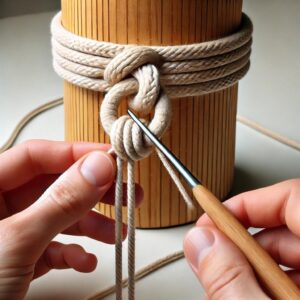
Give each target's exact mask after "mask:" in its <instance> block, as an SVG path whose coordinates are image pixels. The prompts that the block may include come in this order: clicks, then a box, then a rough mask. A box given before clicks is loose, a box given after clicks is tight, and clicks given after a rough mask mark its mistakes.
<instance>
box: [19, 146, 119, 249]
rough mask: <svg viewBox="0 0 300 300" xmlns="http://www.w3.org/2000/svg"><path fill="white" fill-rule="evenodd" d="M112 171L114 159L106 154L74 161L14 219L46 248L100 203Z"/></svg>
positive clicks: (109, 182)
mask: <svg viewBox="0 0 300 300" xmlns="http://www.w3.org/2000/svg"><path fill="white" fill-rule="evenodd" d="M115 169H116V166H115V161H114V159H113V158H112V156H111V155H109V154H107V153H106V152H101V151H95V152H91V153H90V154H88V155H87V156H85V157H83V158H82V159H80V160H79V161H77V162H76V163H75V164H74V165H73V166H71V167H70V168H69V169H68V170H67V171H66V172H65V173H64V174H62V175H61V176H60V177H59V178H58V179H57V180H56V181H55V182H54V183H53V184H52V185H51V186H50V187H49V188H48V189H47V190H46V192H45V193H44V194H43V195H42V196H41V197H40V199H38V200H37V201H36V202H35V203H34V204H33V205H31V206H30V207H28V208H27V209H26V210H24V211H22V212H21V213H20V214H19V216H18V218H16V220H17V222H18V223H19V225H20V226H22V228H23V230H22V231H23V234H25V232H26V236H27V237H28V238H29V239H30V241H31V242H32V243H33V242H34V241H36V243H35V244H36V245H37V246H38V245H40V247H41V248H43V247H45V245H47V244H48V243H49V241H51V240H52V238H53V237H54V236H55V235H56V234H58V233H60V232H62V231H63V230H65V229H66V228H67V227H69V226H70V225H72V224H74V223H75V222H76V221H78V220H79V219H80V218H81V217H83V216H84V215H85V214H87V213H88V211H89V210H90V209H92V208H93V207H94V206H95V204H96V203H97V202H99V201H100V199H101V198H102V197H103V195H104V194H105V193H106V192H107V190H108V189H109V188H110V186H111V185H112V182H113V180H114V177H115ZM30 224H31V225H30ZM24 231H25V232H24Z"/></svg>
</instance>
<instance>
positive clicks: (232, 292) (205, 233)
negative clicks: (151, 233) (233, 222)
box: [184, 227, 269, 299]
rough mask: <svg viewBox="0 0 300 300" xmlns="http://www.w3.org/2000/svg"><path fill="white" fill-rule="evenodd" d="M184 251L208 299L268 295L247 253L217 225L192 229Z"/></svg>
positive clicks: (260, 297)
mask: <svg viewBox="0 0 300 300" xmlns="http://www.w3.org/2000/svg"><path fill="white" fill-rule="evenodd" d="M184 252H185V256H186V258H187V260H188V262H189V264H190V266H191V268H192V269H193V271H194V273H195V274H196V276H197V277H198V279H199V280H200V281H201V283H202V285H203V287H204V289H205V292H206V294H207V296H208V298H209V299H269V298H268V297H267V296H266V295H265V294H264V292H263V291H262V290H261V288H260V286H259V285H258V282H257V280H256V278H255V275H254V272H253V270H252V268H251V267H250V265H249V263H248V261H247V259H246V258H245V256H244V255H243V254H242V253H241V252H240V250H239V249H238V248H237V247H236V246H235V245H234V244H233V243H232V242H231V241H230V240H229V239H228V238H227V237H226V236H224V235H223V234H222V233H221V232H220V231H218V230H217V229H216V228H213V227H195V228H193V229H191V230H190V231H189V232H188V234H187V236H186V238H185V240H184Z"/></svg>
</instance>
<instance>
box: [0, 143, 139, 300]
mask: <svg viewBox="0 0 300 300" xmlns="http://www.w3.org/2000/svg"><path fill="white" fill-rule="evenodd" d="M109 148H110V146H109V145H99V144H94V143H67V142H50V141H40V140H36V141H29V142H26V143H23V144H20V145H18V146H16V147H14V148H12V149H10V150H8V151H6V152H4V153H2V154H1V155H0V245H1V247H0V299H14V300H15V299H22V298H23V297H24V296H25V293H26V291H27V289H28V287H29V284H30V282H31V280H32V279H34V278H37V277H39V276H41V275H43V274H45V273H47V272H48V271H49V270H51V269H66V268H73V269H75V270H77V271H79V272H91V271H93V270H94V269H95V267H96V264H97V259H96V257H95V256H94V255H93V254H90V253H86V252H85V251H84V249H83V248H82V247H81V246H79V245H75V244H72V245H64V244H61V243H58V242H54V241H51V240H52V239H53V238H54V237H55V236H56V235H57V234H58V233H60V232H62V233H64V234H71V235H84V236H88V237H90V238H93V239H96V240H99V241H102V242H105V243H114V225H115V223H114V221H113V220H112V219H109V218H107V217H105V216H103V215H101V214H99V213H97V212H95V211H91V209H92V208H93V207H94V206H95V204H96V203H97V202H99V201H101V202H103V203H107V204H113V201H114V197H113V195H114V193H113V192H114V186H113V181H114V177H115V168H116V166H115V161H114V159H113V158H112V156H110V155H109V154H107V153H106V152H104V151H107V150H108V149H109ZM91 151H92V152H91ZM90 152H91V153H90ZM88 153H89V154H88ZM62 173H63V175H62V176H60V175H61V174H62ZM45 191H46V192H45ZM44 192H45V193H44ZM141 198H142V190H141V188H140V187H137V188H136V199H137V201H138V202H140V201H141ZM125 203H126V199H124V204H125ZM123 232H124V237H125V235H126V226H125V225H124V226H123Z"/></svg>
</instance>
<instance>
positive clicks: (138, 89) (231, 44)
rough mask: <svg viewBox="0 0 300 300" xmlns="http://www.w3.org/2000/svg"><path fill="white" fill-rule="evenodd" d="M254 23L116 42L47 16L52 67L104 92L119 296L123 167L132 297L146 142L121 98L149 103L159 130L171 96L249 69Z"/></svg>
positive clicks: (198, 91)
mask: <svg viewBox="0 0 300 300" xmlns="http://www.w3.org/2000/svg"><path fill="white" fill-rule="evenodd" d="M252 29H253V28H252V23H251V21H250V19H249V18H248V17H247V16H246V15H245V14H243V15H242V22H241V27H240V29H239V30H238V31H237V32H236V33H233V34H232V35H230V36H227V37H225V38H221V39H218V40H214V41H209V42H204V43H199V44H189V45H178V46H139V45H120V44H113V43H108V42H101V41H95V40H91V39H87V38H84V37H80V36H77V35H75V34H73V33H71V32H69V31H67V30H66V29H65V28H63V26H62V24H61V13H58V14H57V15H56V16H55V17H54V18H53V21H52V24H51V32H52V46H53V47H52V49H53V66H54V69H55V71H56V72H57V73H58V75H60V76H61V77H62V78H63V79H65V80H67V81H69V82H70V83H72V84H74V85H77V86H79V87H82V88H86V89H91V90H94V91H98V92H104V93H105V97H104V99H103V102H102V105H101V111H100V118H101V122H102V126H103V128H104V130H105V131H106V133H107V134H108V135H109V136H110V138H111V143H112V146H113V150H114V151H115V153H116V154H117V166H118V173H117V181H116V192H115V196H116V199H115V210H116V296H117V299H122V236H121V234H122V233H121V225H122V206H121V205H122V169H123V161H127V165H128V168H127V171H128V174H127V177H128V178H127V179H128V189H127V201H128V298H129V299H130V300H132V299H134V288H135V287H134V274H135V272H134V268H135V234H134V227H135V222H134V215H135V206H134V205H135V199H134V195H135V193H134V161H136V160H139V159H142V158H144V157H147V156H148V155H149V154H150V152H151V143H150V142H149V141H148V139H147V138H146V137H144V135H143V134H142V132H141V130H140V129H139V127H138V126H137V125H136V124H135V123H134V122H133V121H132V120H131V119H130V118H129V117H128V116H126V115H125V116H121V117H118V113H117V112H118V106H119V104H120V101H121V100H122V99H123V98H124V97H127V96H134V97H133V98H132V99H131V100H130V101H129V103H128V105H129V107H130V108H131V109H133V110H135V111H136V112H138V113H139V114H140V115H147V114H149V113H150V112H151V111H153V110H154V117H153V119H152V120H151V122H150V124H149V128H150V130H151V131H152V132H153V133H154V134H156V135H157V136H158V137H160V136H162V135H163V133H164V132H165V130H166V129H167V128H168V125H169V123H170V119H171V107H170V100H169V97H171V98H176V97H188V96H199V95H203V94H206V93H209V92H212V91H218V90H220V89H224V88H227V87H229V86H231V85H233V84H234V83H236V82H237V81H238V80H239V79H241V78H242V77H243V76H244V75H245V74H246V72H247V71H248V69H249V65H250V62H249V57H250V52H251V43H252V38H251V35H252ZM158 155H159V158H160V159H161V161H162V163H163V165H164V166H165V167H166V169H167V171H168V172H169V174H170V175H171V177H172V179H173V180H174V182H175V184H176V185H177V187H178V189H179V191H180V192H181V194H182V196H183V198H184V200H185V201H186V203H187V205H188V208H190V207H192V206H193V201H192V200H191V199H190V197H189V195H188V194H187V193H186V191H185V189H184V188H183V186H182V184H181V182H180V180H179V179H178V177H177V176H176V173H175V172H174V170H173V169H172V167H171V166H170V164H169V163H168V161H167V160H166V158H165V157H164V156H163V155H162V154H161V153H158Z"/></svg>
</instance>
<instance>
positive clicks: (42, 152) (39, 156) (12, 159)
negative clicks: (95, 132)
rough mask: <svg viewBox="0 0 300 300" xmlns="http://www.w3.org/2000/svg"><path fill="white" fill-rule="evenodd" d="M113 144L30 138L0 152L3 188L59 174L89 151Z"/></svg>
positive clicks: (1, 185) (102, 148)
mask: <svg viewBox="0 0 300 300" xmlns="http://www.w3.org/2000/svg"><path fill="white" fill-rule="evenodd" d="M109 149H110V145H108V144H98V143H87V142H74V143H72V142H57V141H46V140H30V141H27V142H24V143H22V144H19V145H17V146H15V147H13V148H11V149H9V150H7V151H5V152H4V153H2V154H1V155H0V166H1V168H0V191H8V190H11V189H14V188H16V187H18V186H20V185H22V184H24V183H26V182H28V181H29V180H31V179H32V178H34V177H36V176H37V175H40V174H60V173H63V172H64V171H65V170H66V169H68V168H69V167H70V166H71V165H72V164H73V163H74V162H75V161H77V160H78V159H79V158H80V157H82V156H83V155H85V154H86V153H88V152H91V151H95V150H102V151H108V150H109Z"/></svg>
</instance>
